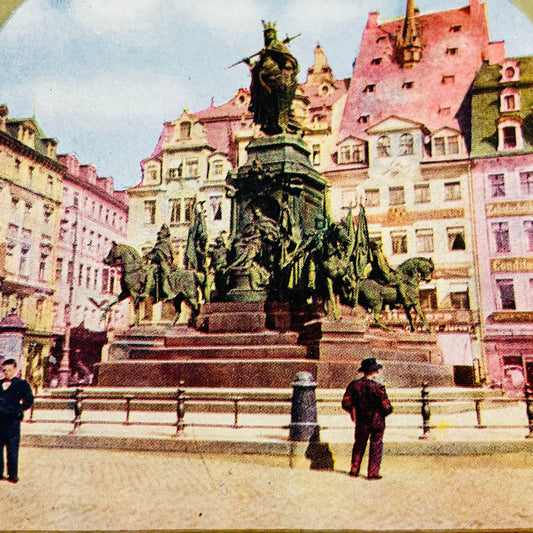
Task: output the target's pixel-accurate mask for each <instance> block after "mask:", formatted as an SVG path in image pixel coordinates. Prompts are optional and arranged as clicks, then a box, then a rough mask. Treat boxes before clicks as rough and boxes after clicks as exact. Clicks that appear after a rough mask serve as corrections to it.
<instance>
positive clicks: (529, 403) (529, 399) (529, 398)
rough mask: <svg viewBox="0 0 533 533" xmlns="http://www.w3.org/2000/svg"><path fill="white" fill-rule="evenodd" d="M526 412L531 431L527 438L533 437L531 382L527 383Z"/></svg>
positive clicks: (532, 390)
mask: <svg viewBox="0 0 533 533" xmlns="http://www.w3.org/2000/svg"><path fill="white" fill-rule="evenodd" d="M526 412H527V424H528V427H529V433H528V434H527V435H526V439H533V388H532V386H531V383H526Z"/></svg>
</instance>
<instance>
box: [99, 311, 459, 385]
mask: <svg viewBox="0 0 533 533" xmlns="http://www.w3.org/2000/svg"><path fill="white" fill-rule="evenodd" d="M258 305H259V304H258V303H255V302H254V303H235V302H234V303H230V304H227V303H226V304H209V306H207V307H206V308H205V310H204V311H203V312H202V315H201V316H200V320H199V322H198V326H199V327H201V328H202V329H204V331H198V330H196V329H192V328H189V327H186V326H179V327H174V328H165V327H138V328H132V329H131V330H129V331H127V332H125V333H123V334H121V335H118V336H117V337H116V338H115V339H114V340H113V341H112V342H111V343H110V344H108V345H107V349H106V352H107V358H106V361H105V362H102V363H101V364H100V365H99V366H98V368H97V373H96V384H97V385H98V386H102V387H122V386H123V387H177V386H178V384H179V382H180V381H183V382H184V383H185V385H186V386H188V387H212V388H286V387H290V385H291V383H292V381H293V379H294V376H295V375H296V374H297V373H298V372H310V373H311V374H312V375H313V376H315V378H316V381H317V384H318V386H319V387H321V388H343V387H345V386H346V385H347V384H348V383H349V382H350V381H351V380H352V379H355V378H357V377H359V375H360V374H359V372H358V369H359V366H360V363H361V360H362V359H365V358H367V357H375V358H376V359H377V360H378V361H380V362H381V363H382V364H383V367H384V368H383V370H382V373H381V374H382V377H383V378H384V379H385V382H386V384H387V385H388V386H390V387H399V388H401V387H419V386H420V385H421V383H422V382H425V383H427V384H428V385H429V386H432V387H444V386H452V385H453V368H451V367H447V366H445V365H444V364H443V362H442V361H443V360H442V352H441V350H440V349H439V347H438V345H437V340H436V336H435V335H432V334H427V333H408V332H405V331H403V330H398V331H393V332H385V331H382V330H379V329H377V328H373V327H368V325H367V324H366V322H365V321H364V320H363V319H364V318H365V317H362V318H361V317H357V316H351V317H347V318H343V319H342V320H340V321H334V320H331V319H327V318H323V319H319V320H312V321H310V322H307V323H306V324H305V325H304V326H303V327H302V328H301V331H300V332H294V331H284V332H279V331H268V330H266V329H265V316H266V314H267V313H266V312H265V311H262V310H260V309H258V308H257V307H258ZM267 310H268V306H267ZM276 312H279V311H276ZM266 321H267V323H268V322H270V319H267V320H266ZM282 322H283V321H282Z"/></svg>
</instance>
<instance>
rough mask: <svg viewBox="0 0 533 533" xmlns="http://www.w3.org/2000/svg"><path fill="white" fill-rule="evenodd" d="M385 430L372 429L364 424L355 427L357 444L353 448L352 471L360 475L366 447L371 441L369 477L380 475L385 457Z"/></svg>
mask: <svg viewBox="0 0 533 533" xmlns="http://www.w3.org/2000/svg"><path fill="white" fill-rule="evenodd" d="M384 432H385V430H376V429H372V428H371V427H370V426H365V425H363V424H359V425H356V427H355V442H354V445H353V448H352V468H351V469H352V471H353V472H356V473H357V474H358V473H359V470H360V469H361V461H362V460H363V455H364V453H365V449H366V445H367V443H368V440H369V439H370V450H369V453H368V475H369V476H370V477H373V476H377V475H379V468H380V466H381V457H382V455H383V433H384Z"/></svg>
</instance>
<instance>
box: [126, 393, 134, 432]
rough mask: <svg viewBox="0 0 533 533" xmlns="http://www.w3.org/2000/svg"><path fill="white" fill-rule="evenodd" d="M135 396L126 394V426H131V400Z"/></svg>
mask: <svg viewBox="0 0 533 533" xmlns="http://www.w3.org/2000/svg"><path fill="white" fill-rule="evenodd" d="M133 398H134V396H133V394H126V396H125V399H126V420H125V421H124V425H126V426H129V424H130V413H131V400H133Z"/></svg>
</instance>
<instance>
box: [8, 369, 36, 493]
mask: <svg viewBox="0 0 533 533" xmlns="http://www.w3.org/2000/svg"><path fill="white" fill-rule="evenodd" d="M2 368H3V370H4V374H5V378H4V379H2V380H1V381H0V478H1V479H5V477H4V447H6V448H7V475H8V478H7V480H8V481H10V482H11V483H17V482H18V480H19V478H18V462H19V445H20V421H21V420H22V417H23V415H24V411H25V410H26V409H29V408H30V407H31V406H32V404H33V393H32V391H31V387H30V384H29V383H28V382H27V381H26V380H25V379H22V378H19V377H17V362H16V361H15V360H14V359H5V360H4V362H3V363H2Z"/></svg>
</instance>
